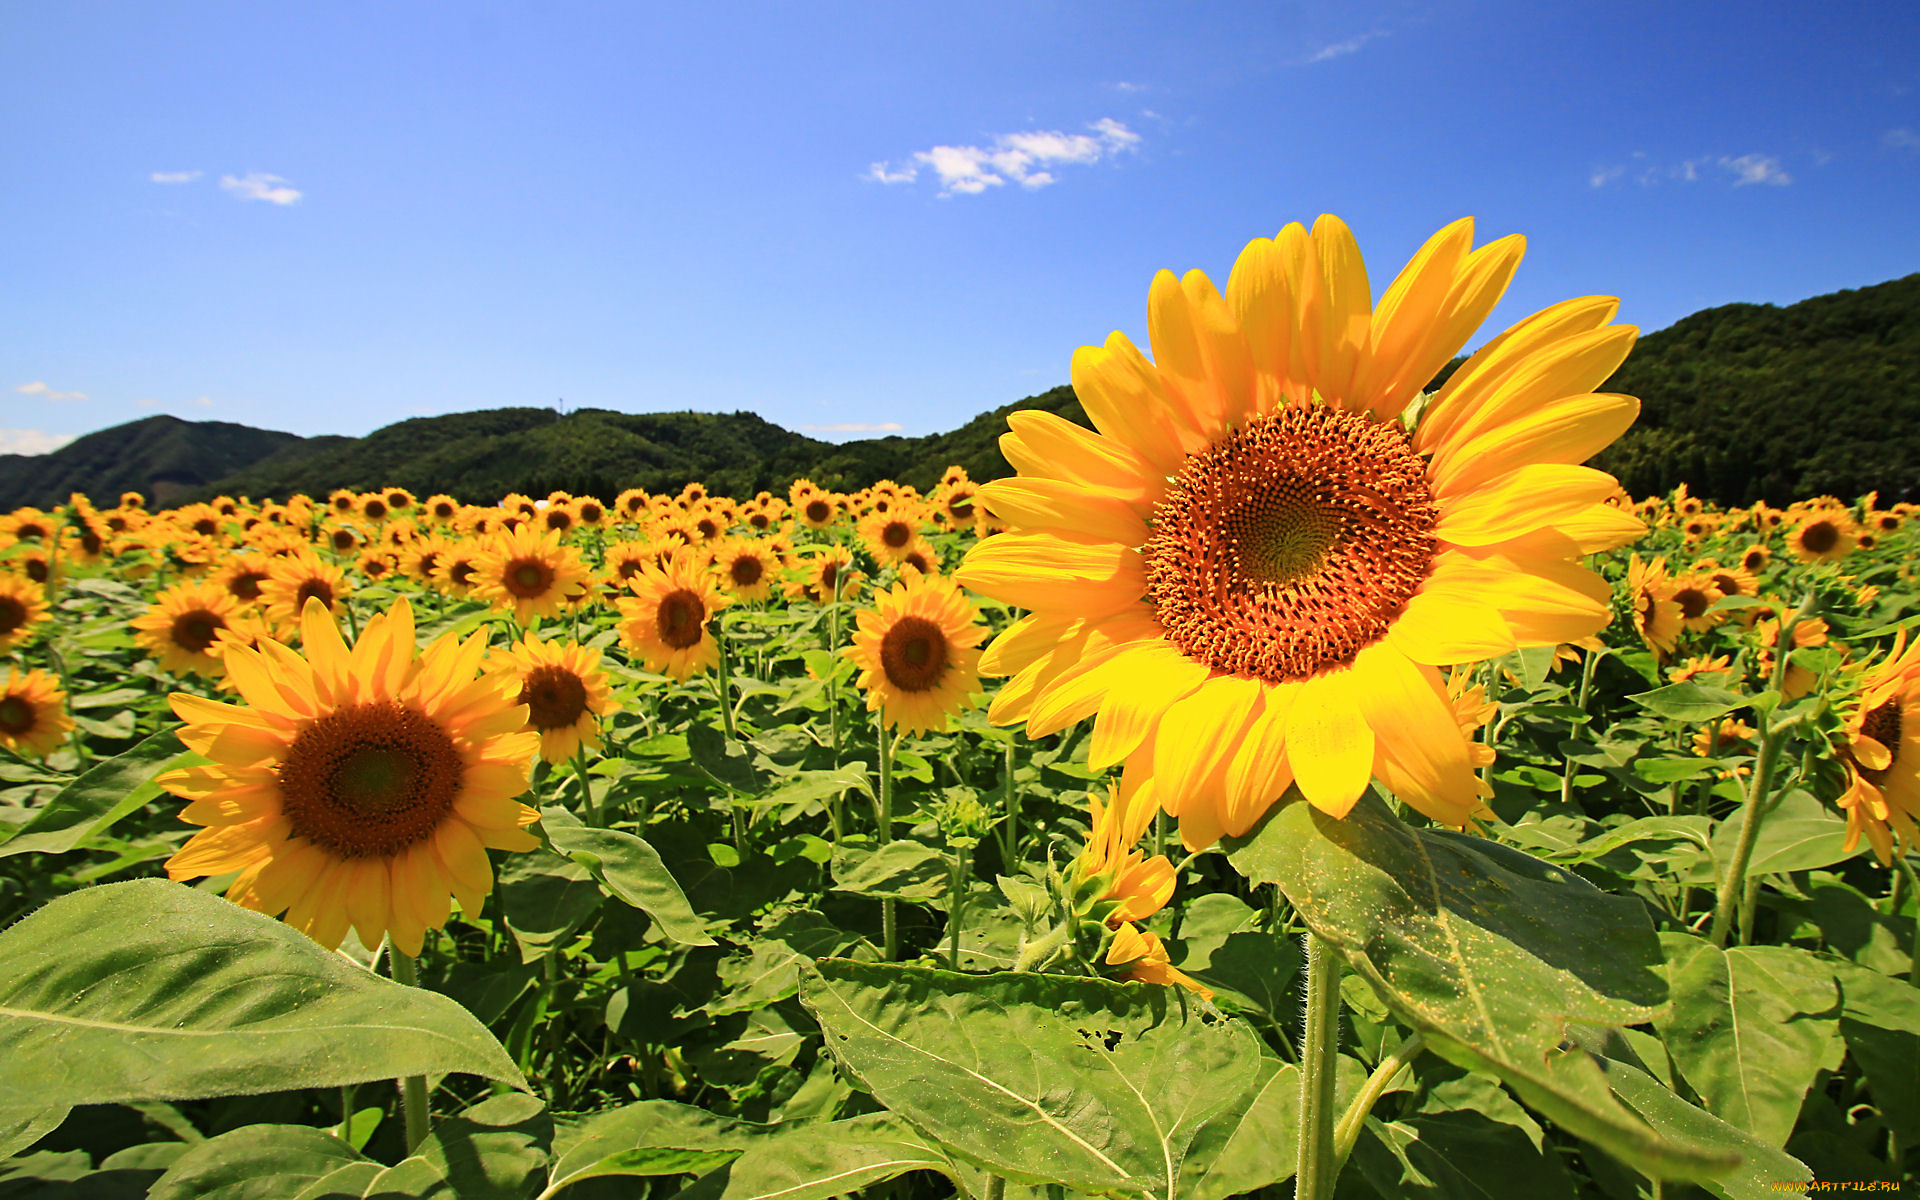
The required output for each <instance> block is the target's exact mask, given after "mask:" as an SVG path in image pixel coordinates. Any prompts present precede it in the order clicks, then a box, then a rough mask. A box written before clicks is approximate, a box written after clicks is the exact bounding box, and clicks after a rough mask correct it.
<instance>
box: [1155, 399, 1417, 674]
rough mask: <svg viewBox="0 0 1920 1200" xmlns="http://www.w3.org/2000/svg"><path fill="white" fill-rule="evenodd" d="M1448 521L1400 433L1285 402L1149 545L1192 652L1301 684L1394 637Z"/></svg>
mask: <svg viewBox="0 0 1920 1200" xmlns="http://www.w3.org/2000/svg"><path fill="white" fill-rule="evenodd" d="M1437 519H1438V509H1437V508H1436V506H1435V504H1434V501H1433V495H1432V492H1431V491H1430V490H1429V488H1428V486H1427V475H1426V465H1425V464H1424V463H1423V462H1422V461H1421V459H1420V457H1419V456H1418V455H1417V454H1415V453H1414V451H1413V448H1412V446H1411V445H1409V443H1408V441H1407V437H1406V434H1405V433H1404V432H1403V431H1402V430H1401V428H1400V426H1398V425H1396V424H1383V423H1380V422H1376V421H1372V420H1369V419H1367V418H1365V417H1362V416H1359V415H1357V414H1355V413H1348V412H1342V411H1340V410H1338V409H1333V408H1327V407H1323V406H1320V405H1312V406H1298V407H1288V408H1285V409H1282V410H1281V411H1279V412H1276V413H1273V414H1271V415H1268V416H1264V417H1259V418H1256V419H1254V420H1253V421H1250V422H1249V423H1248V424H1246V425H1245V426H1243V427H1241V428H1239V429H1237V430H1234V431H1233V432H1231V433H1229V434H1228V435H1227V436H1226V437H1225V438H1223V439H1222V440H1221V441H1220V442H1218V443H1217V444H1215V445H1214V446H1212V447H1210V448H1208V449H1207V450H1205V451H1202V452H1201V453H1199V454H1195V455H1193V456H1192V457H1190V458H1189V459H1188V460H1187V462H1186V464H1185V465H1184V466H1183V467H1182V468H1181V470H1180V473H1179V474H1178V475H1177V476H1175V477H1174V479H1173V482H1172V484H1171V485H1170V486H1169V487H1168V489H1167V495H1166V498H1165V499H1164V500H1162V501H1161V502H1160V504H1159V505H1158V506H1157V507H1156V508H1155V509H1154V514H1153V532H1152V533H1151V534H1150V535H1149V536H1148V538H1147V542H1146V544H1145V545H1144V546H1143V547H1142V554H1143V556H1144V558H1145V560H1146V575H1147V599H1148V601H1149V602H1150V603H1151V604H1152V605H1153V608H1154V611H1155V613H1156V614H1157V615H1158V616H1159V618H1160V623H1161V625H1162V626H1164V627H1165V629H1166V631H1167V636H1168V638H1169V639H1171V640H1172V642H1173V643H1174V644H1175V645H1176V646H1178V647H1180V649H1181V650H1182V651H1183V652H1185V653H1186V655H1187V656H1188V657H1189V658H1192V659H1194V660H1196V661H1198V662H1203V663H1206V664H1207V665H1208V666H1211V667H1213V668H1215V669H1216V670H1221V671H1228V672H1234V673H1237V674H1243V675H1251V676H1253V677H1255V678H1258V679H1263V680H1266V681H1267V682H1269V683H1279V682H1281V681H1284V680H1289V679H1304V678H1307V677H1309V676H1311V675H1313V674H1315V673H1317V672H1319V671H1321V670H1323V669H1325V668H1327V667H1330V666H1334V665H1337V664H1340V663H1345V662H1350V661H1351V660H1352V659H1353V656H1354V655H1355V654H1357V653H1359V651H1360V650H1361V649H1362V648H1364V647H1365V646H1368V645H1370V644H1371V643H1373V642H1375V641H1377V640H1379V639H1380V638H1381V637H1382V636H1383V635H1384V634H1385V633H1386V631H1387V627H1388V626H1389V625H1390V624H1391V623H1392V620H1393V618H1394V616H1395V615H1396V614H1397V613H1398V612H1399V610H1400V608H1401V606H1402V605H1404V604H1405V603H1406V602H1407V600H1408V599H1409V598H1410V597H1411V596H1412V595H1413V594H1414V592H1415V591H1416V590H1418V589H1419V587H1420V584H1421V582H1422V581H1423V580H1425V579H1426V577H1427V573H1428V570H1429V569H1430V567H1431V565H1432V563H1433V556H1434V553H1435V546H1436V542H1435V539H1434V536H1433V528H1434V524H1435V522H1436V521H1437Z"/></svg>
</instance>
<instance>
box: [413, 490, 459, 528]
mask: <svg viewBox="0 0 1920 1200" xmlns="http://www.w3.org/2000/svg"><path fill="white" fill-rule="evenodd" d="M420 508H421V512H422V513H423V514H424V515H425V516H426V518H427V520H429V521H432V522H433V523H434V524H436V525H451V524H453V521H454V519H455V518H456V517H458V516H459V515H460V502H459V501H458V500H455V499H454V498H453V497H452V496H449V495H447V494H446V493H445V492H435V493H434V494H433V495H431V496H428V497H427V502H426V503H425V504H423V505H421V506H420Z"/></svg>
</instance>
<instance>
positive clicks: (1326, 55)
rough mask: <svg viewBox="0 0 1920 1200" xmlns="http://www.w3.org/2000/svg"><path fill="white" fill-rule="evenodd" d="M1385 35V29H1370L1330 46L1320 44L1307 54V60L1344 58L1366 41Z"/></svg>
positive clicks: (1320, 60)
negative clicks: (1320, 45) (1316, 48)
mask: <svg viewBox="0 0 1920 1200" xmlns="http://www.w3.org/2000/svg"><path fill="white" fill-rule="evenodd" d="M1386 36H1387V31H1386V30H1384V29H1375V30H1371V31H1369V32H1367V33H1363V34H1361V35H1360V36H1359V37H1350V38H1348V39H1347V40H1346V41H1344V42H1335V43H1333V44H1332V45H1330V46H1322V47H1320V48H1319V49H1318V50H1315V51H1314V52H1313V53H1312V54H1309V55H1307V61H1308V62H1310V63H1318V62H1326V61H1327V60H1328V59H1333V58H1345V57H1346V56H1347V55H1349V54H1358V53H1359V52H1360V50H1361V49H1362V48H1363V47H1365V46H1366V44H1367V43H1368V42H1371V41H1375V40H1377V39H1379V38H1383V37H1386Z"/></svg>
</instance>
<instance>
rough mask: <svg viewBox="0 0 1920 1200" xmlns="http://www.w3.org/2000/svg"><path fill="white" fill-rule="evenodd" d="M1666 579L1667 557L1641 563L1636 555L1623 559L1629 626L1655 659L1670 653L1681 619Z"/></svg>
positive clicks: (1680, 625)
mask: <svg viewBox="0 0 1920 1200" xmlns="http://www.w3.org/2000/svg"><path fill="white" fill-rule="evenodd" d="M1673 590H1674V589H1673V585H1672V584H1671V583H1669V582H1668V581H1667V560H1666V559H1664V558H1656V559H1654V560H1653V561H1652V562H1644V561H1642V560H1641V558H1640V556H1639V555H1638V554H1636V555H1634V556H1633V557H1632V558H1630V559H1628V560H1627V593H1628V598H1629V600H1630V601H1631V603H1632V604H1633V629H1634V632H1635V633H1638V634H1639V635H1640V640H1641V641H1643V642H1645V643H1646V644H1647V648H1648V649H1650V650H1652V651H1653V654H1654V657H1655V658H1656V659H1659V658H1665V657H1666V656H1667V655H1669V654H1672V653H1673V647H1674V644H1675V643H1676V642H1678V641H1679V640H1680V632H1681V628H1682V626H1683V623H1684V621H1685V617H1684V615H1683V614H1682V613H1681V611H1680V603H1679V601H1677V600H1675V599H1674V598H1673Z"/></svg>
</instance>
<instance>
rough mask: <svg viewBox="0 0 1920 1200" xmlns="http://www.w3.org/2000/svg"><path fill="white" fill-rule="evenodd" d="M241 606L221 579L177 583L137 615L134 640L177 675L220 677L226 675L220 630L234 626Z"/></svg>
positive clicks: (134, 624)
mask: <svg viewBox="0 0 1920 1200" xmlns="http://www.w3.org/2000/svg"><path fill="white" fill-rule="evenodd" d="M240 609H241V605H240V601H239V600H237V599H235V598H234V595H233V593H232V592H230V591H228V590H227V589H226V587H225V586H224V585H222V584H220V583H218V582H211V583H196V582H193V581H188V582H186V583H176V584H174V585H173V586H172V587H170V588H168V589H166V590H165V591H163V592H161V593H160V594H159V595H158V596H156V597H154V600H153V603H152V604H151V605H149V606H148V608H147V611H146V612H145V613H143V614H141V615H140V616H138V617H135V618H134V619H133V621H132V625H133V640H134V641H135V642H137V643H139V644H140V645H141V646H142V647H144V648H145V649H146V651H147V652H148V653H149V654H152V655H153V656H154V657H155V658H157V659H159V660H160V665H161V666H162V667H164V668H166V669H167V670H169V671H171V672H173V673H174V674H175V675H200V676H203V677H205V678H207V679H219V678H220V677H221V676H223V675H225V674H226V667H225V666H223V665H222V663H221V661H220V660H221V658H222V657H223V656H224V655H225V652H226V648H225V644H224V642H223V641H222V639H221V637H220V634H221V632H222V631H223V630H226V629H230V628H233V626H234V624H235V621H236V619H237V618H238V617H239V615H240Z"/></svg>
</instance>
